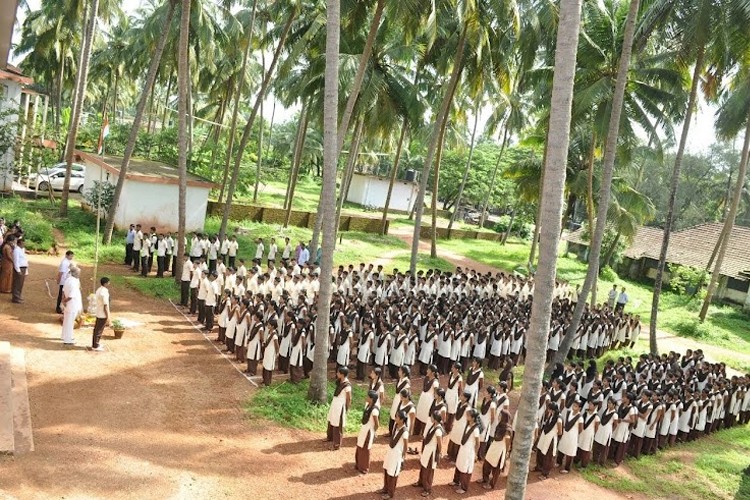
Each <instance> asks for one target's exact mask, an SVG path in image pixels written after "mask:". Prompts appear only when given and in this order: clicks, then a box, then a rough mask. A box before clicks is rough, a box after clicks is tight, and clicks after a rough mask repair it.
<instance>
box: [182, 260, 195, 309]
mask: <svg viewBox="0 0 750 500" xmlns="http://www.w3.org/2000/svg"><path fill="white" fill-rule="evenodd" d="M184 258H185V260H184V262H183V263H182V276H181V277H180V305H181V306H182V307H188V299H189V298H190V280H191V279H192V277H193V261H192V260H190V255H189V254H187V253H186V254H185V255H184Z"/></svg>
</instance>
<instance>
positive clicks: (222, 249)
mask: <svg viewBox="0 0 750 500" xmlns="http://www.w3.org/2000/svg"><path fill="white" fill-rule="evenodd" d="M219 252H220V253H221V255H226V254H227V253H229V240H228V239H227V238H224V241H222V242H221V247H220V249H219Z"/></svg>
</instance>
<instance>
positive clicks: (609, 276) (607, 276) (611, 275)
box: [599, 266, 620, 282]
mask: <svg viewBox="0 0 750 500" xmlns="http://www.w3.org/2000/svg"><path fill="white" fill-rule="evenodd" d="M599 277H600V278H601V279H603V280H605V281H613V282H614V281H617V280H619V279H620V277H619V276H617V273H616V272H615V270H614V269H612V268H611V267H609V266H604V267H603V268H602V270H601V271H599Z"/></svg>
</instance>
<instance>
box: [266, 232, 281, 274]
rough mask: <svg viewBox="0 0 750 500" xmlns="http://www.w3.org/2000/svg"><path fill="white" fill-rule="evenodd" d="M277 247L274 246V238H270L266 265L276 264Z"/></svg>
mask: <svg viewBox="0 0 750 500" xmlns="http://www.w3.org/2000/svg"><path fill="white" fill-rule="evenodd" d="M278 251H279V247H278V246H276V238H271V244H270V245H269V246H268V265H269V267H270V265H271V264H276V253H277V252H278Z"/></svg>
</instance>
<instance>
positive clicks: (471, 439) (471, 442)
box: [456, 427, 479, 474]
mask: <svg viewBox="0 0 750 500" xmlns="http://www.w3.org/2000/svg"><path fill="white" fill-rule="evenodd" d="M467 430H468V429H467ZM464 432H465V431H464ZM477 437H479V427H475V428H474V430H473V431H471V433H470V435H469V436H468V439H467V440H466V444H461V445H460V446H461V447H460V448H459V449H458V456H457V457H456V469H458V470H459V472H461V473H463V474H471V473H472V472H474V464H475V462H476V457H477V449H476V443H477V441H476V438H477Z"/></svg>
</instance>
